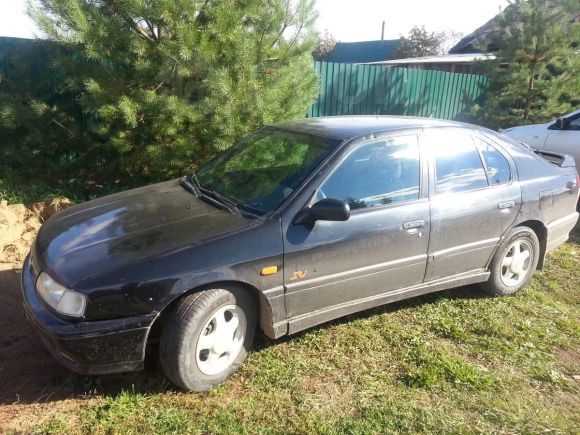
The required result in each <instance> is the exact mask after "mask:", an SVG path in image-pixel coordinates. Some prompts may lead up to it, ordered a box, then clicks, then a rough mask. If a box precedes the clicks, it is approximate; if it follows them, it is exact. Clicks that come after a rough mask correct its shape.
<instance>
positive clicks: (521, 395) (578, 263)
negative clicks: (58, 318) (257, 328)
mask: <svg viewBox="0 0 580 435" xmlns="http://www.w3.org/2000/svg"><path fill="white" fill-rule="evenodd" d="M579 287H580V227H577V229H576V232H575V234H574V236H573V239H572V240H571V243H568V244H566V245H565V246H563V247H561V248H560V249H559V250H558V251H556V252H555V253H553V254H551V255H550V258H549V261H548V262H547V267H546V269H545V270H544V271H542V272H539V273H538V274H537V275H536V277H535V279H534V280H533V282H532V283H531V284H530V285H529V286H528V287H527V288H526V289H525V290H524V291H523V292H521V293H520V294H518V295H517V296H515V297H506V298H492V297H487V296H485V295H484V294H483V293H482V292H481V291H479V290H478V289H477V288H476V287H465V288H461V289H455V290H449V291H445V292H440V293H436V294H432V295H428V296H424V297H420V298H416V299H412V300H408V301H405V302H401V303H397V304H393V305H389V306H386V307H383V308H380V309H374V310H371V311H367V312H364V313H361V314H359V315H356V316H350V317H348V318H344V319H341V320H338V321H334V322H331V323H329V324H326V325H323V326H320V327H318V328H315V329H312V330H309V331H306V332H304V333H302V334H299V335H297V336H293V337H289V338H286V339H282V340H278V341H270V340H268V339H266V338H263V337H258V339H257V343H256V350H255V351H254V352H252V353H251V354H250V355H249V357H248V359H247V361H246V363H245V364H244V366H243V367H242V369H241V370H240V371H239V372H238V373H237V374H236V375H235V376H234V377H233V378H232V379H231V380H230V381H228V382H227V383H226V384H225V385H223V386H221V387H219V388H217V389H215V390H213V391H211V392H208V393H204V394H187V393H181V392H178V391H175V390H172V389H171V387H170V386H169V385H168V384H167V383H166V382H165V381H164V380H163V377H162V376H161V375H160V374H159V372H158V370H156V369H149V371H148V372H147V373H146V376H142V377H140V378H138V379H140V381H138V382H137V383H136V384H135V385H134V386H132V387H131V386H129V387H124V389H122V390H121V391H119V390H117V391H114V392H107V390H110V388H108V387H107V388H105V387H104V383H106V382H107V381H104V380H103V379H104V378H92V377H82V376H76V375H70V377H69V378H68V382H71V383H73V384H75V385H77V386H79V385H80V386H82V387H83V388H84V390H85V391H86V394H84V395H82V396H80V397H79V396H75V397H71V398H70V399H68V400H64V401H53V402H50V403H42V404H35V405H28V406H26V407H24V408H22V410H21V411H18V412H17V413H16V414H15V416H14V417H15V418H14V420H13V421H12V422H10V423H9V425H8V426H6V430H7V431H8V432H11V431H14V432H20V431H26V432H29V431H33V432H37V433H66V434H69V435H72V434H76V433H97V434H98V433H102V434H109V433H119V434H144V433H179V434H184V433H199V432H210V433H214V432H226V433H230V432H248V433H257V432H261V433H282V432H292V433H319V432H325V433H369V432H371V433H372V432H374V433H377V432H383V433H384V432H387V433H409V432H411V433H450V432H453V433H540V432H546V433H578V431H579V428H580V400H579V399H580V395H579V392H580V380H579V379H580V376H578V375H580V311H579V303H580V293H579V292H578V290H579ZM0 426H1V425H0Z"/></svg>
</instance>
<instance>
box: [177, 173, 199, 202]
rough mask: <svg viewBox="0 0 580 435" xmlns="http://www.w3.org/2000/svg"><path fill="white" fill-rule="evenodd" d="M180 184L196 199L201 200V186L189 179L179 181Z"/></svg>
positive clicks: (184, 178)
mask: <svg viewBox="0 0 580 435" xmlns="http://www.w3.org/2000/svg"><path fill="white" fill-rule="evenodd" d="M192 179H193V177H192ZM194 180H197V178H195V179H194ZM179 184H180V185H181V187H183V188H184V189H185V190H187V191H188V192H190V193H193V194H194V195H195V197H196V198H199V197H200V196H201V190H199V184H194V183H192V182H191V181H189V180H188V179H187V177H183V178H181V180H179Z"/></svg>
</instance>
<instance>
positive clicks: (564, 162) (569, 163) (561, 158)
mask: <svg viewBox="0 0 580 435" xmlns="http://www.w3.org/2000/svg"><path fill="white" fill-rule="evenodd" d="M534 152H535V153H536V154H538V155H539V156H542V157H543V158H544V159H545V160H547V161H549V162H550V163H552V164H553V165H556V166H559V167H560V168H574V167H576V162H575V161H574V157H572V156H569V155H568V154H558V153H552V152H547V151H540V150H536V149H534Z"/></svg>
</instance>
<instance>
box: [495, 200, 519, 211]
mask: <svg viewBox="0 0 580 435" xmlns="http://www.w3.org/2000/svg"><path fill="white" fill-rule="evenodd" d="M515 206H516V202H515V201H507V202H500V203H499V204H498V205H497V208H499V209H500V210H507V209H509V208H514V207H515Z"/></svg>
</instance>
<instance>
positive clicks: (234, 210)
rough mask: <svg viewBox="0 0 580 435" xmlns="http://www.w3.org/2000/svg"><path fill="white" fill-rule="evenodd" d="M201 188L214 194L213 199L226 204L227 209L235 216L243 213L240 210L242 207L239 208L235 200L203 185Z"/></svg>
mask: <svg viewBox="0 0 580 435" xmlns="http://www.w3.org/2000/svg"><path fill="white" fill-rule="evenodd" d="M200 189H202V190H203V193H207V194H209V195H211V196H212V198H211V199H213V200H214V201H217V202H218V203H219V204H221V205H222V206H224V207H225V208H226V210H228V211H229V212H230V213H231V214H233V215H234V216H241V215H242V213H241V212H240V209H239V208H238V204H237V203H236V202H235V201H232V200H231V199H229V198H228V197H226V196H224V195H222V194H221V193H219V192H216V191H215V190H211V189H208V188H206V187H201V188H200Z"/></svg>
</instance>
